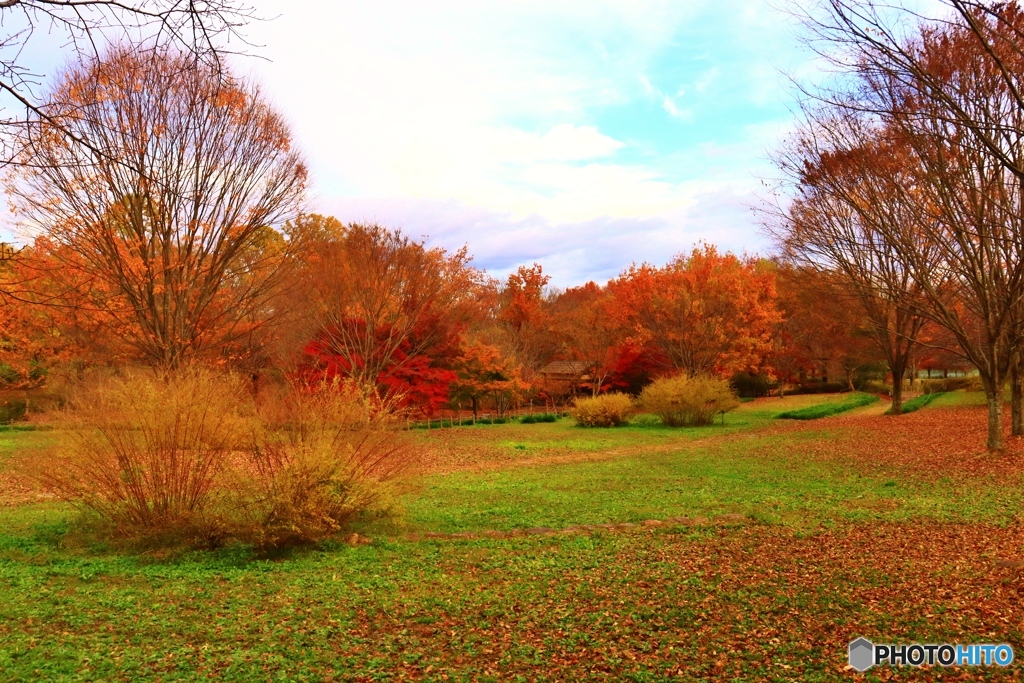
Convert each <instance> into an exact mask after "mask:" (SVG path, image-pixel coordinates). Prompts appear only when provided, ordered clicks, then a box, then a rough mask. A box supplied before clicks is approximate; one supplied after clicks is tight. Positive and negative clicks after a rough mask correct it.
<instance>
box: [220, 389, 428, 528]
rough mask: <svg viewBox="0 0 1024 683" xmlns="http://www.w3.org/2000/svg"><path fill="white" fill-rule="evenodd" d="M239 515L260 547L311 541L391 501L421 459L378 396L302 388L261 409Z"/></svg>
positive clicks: (243, 480) (356, 391) (241, 489)
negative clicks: (397, 483)
mask: <svg viewBox="0 0 1024 683" xmlns="http://www.w3.org/2000/svg"><path fill="white" fill-rule="evenodd" d="M259 413H260V417H261V419H260V425H261V428H260V430H259V431H258V432H257V433H256V434H255V436H254V439H253V444H252V446H251V447H250V448H249V449H248V450H247V453H246V458H247V465H248V467H247V468H246V471H245V475H244V476H243V477H242V478H241V479H240V485H239V486H238V487H237V491H238V492H239V494H240V496H239V498H238V505H237V508H236V509H237V510H238V511H239V512H240V513H242V515H243V516H244V518H245V525H244V530H243V531H242V532H240V533H241V535H243V536H244V537H245V539H246V540H249V541H251V542H253V543H254V544H255V545H256V546H257V547H262V548H267V547H282V546H290V545H298V544H303V543H311V542H316V541H319V540H323V539H325V538H328V537H330V536H332V535H334V534H335V533H337V532H338V531H340V530H341V529H342V528H343V527H344V526H345V525H346V524H347V523H348V522H349V521H350V520H351V519H352V518H353V517H355V516H356V515H358V514H359V513H361V512H363V511H366V510H368V509H370V508H372V507H373V506H374V505H376V504H378V503H379V502H380V501H381V499H382V498H383V497H384V496H386V494H387V488H388V484H389V482H391V481H393V480H394V479H395V478H396V477H398V475H400V474H402V473H403V472H404V471H405V470H406V469H407V468H408V467H409V466H410V465H411V464H412V463H413V462H414V460H415V451H414V450H413V449H412V448H411V447H409V446H408V445H407V444H405V443H403V441H402V439H401V438H400V434H399V433H398V431H397V429H396V428H395V425H394V424H392V421H391V418H390V411H388V410H386V409H385V408H384V407H382V406H380V405H379V404H378V403H377V401H376V397H375V395H374V394H373V392H369V391H363V390H360V389H359V388H358V387H354V386H345V385H326V386H321V387H317V388H315V389H314V390H308V389H297V390H294V391H293V392H292V393H291V395H290V396H288V397H287V400H284V401H282V400H276V401H271V402H268V403H265V404H264V405H263V406H261V409H260V411H259Z"/></svg>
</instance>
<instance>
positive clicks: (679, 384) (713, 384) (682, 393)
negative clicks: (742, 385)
mask: <svg viewBox="0 0 1024 683" xmlns="http://www.w3.org/2000/svg"><path fill="white" fill-rule="evenodd" d="M640 404H641V405H642V406H643V408H644V410H646V411H648V412H651V413H654V414H655V415H657V416H658V417H659V418H661V421H662V423H663V424H665V425H667V426H669V427H689V426H696V425H709V424H711V423H712V421H713V420H714V419H715V416H716V415H718V414H719V413H724V412H728V411H730V410H734V409H735V408H736V407H738V406H739V400H738V399H737V398H736V394H735V393H733V390H732V388H731V387H730V386H729V383H728V382H726V381H724V380H721V379H718V378H717V377H708V376H697V377H688V376H686V375H679V376H677V377H663V378H661V379H658V380H655V381H654V383H652V384H650V385H649V386H647V387H646V388H645V389H644V390H643V393H642V394H640Z"/></svg>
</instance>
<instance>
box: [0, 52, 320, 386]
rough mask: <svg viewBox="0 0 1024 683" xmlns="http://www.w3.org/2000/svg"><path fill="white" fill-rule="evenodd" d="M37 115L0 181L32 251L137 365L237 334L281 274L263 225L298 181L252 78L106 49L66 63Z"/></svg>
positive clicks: (293, 156) (295, 200) (284, 138)
mask: <svg viewBox="0 0 1024 683" xmlns="http://www.w3.org/2000/svg"><path fill="white" fill-rule="evenodd" d="M45 112H46V116H37V117H33V118H32V120H31V122H30V125H27V126H25V127H24V128H23V129H22V130H21V132H20V133H19V144H20V146H21V151H20V153H19V154H20V155H19V161H20V162H21V165H20V166H17V167H15V168H14V170H13V171H12V172H11V173H10V174H9V176H8V178H7V181H8V182H7V191H8V194H9V196H10V197H11V200H12V204H13V208H14V210H15V213H16V215H17V216H18V217H19V219H20V221H21V224H22V226H23V227H24V228H25V229H28V230H34V231H36V232H37V233H38V234H40V236H41V238H43V241H37V246H39V247H40V248H43V247H44V246H45V245H50V246H51V247H52V248H50V249H49V251H48V257H49V258H51V259H56V260H57V261H59V263H60V265H61V267H62V271H63V274H64V275H65V276H66V277H67V278H69V279H73V280H76V281H78V282H82V281H86V282H88V283H90V284H89V286H90V287H91V291H92V293H93V294H94V296H93V297H92V301H91V302H90V303H91V305H92V306H93V307H94V312H95V314H96V315H98V316H101V317H102V319H103V322H104V324H105V325H106V326H107V327H108V328H112V329H114V330H116V332H117V334H118V335H120V336H122V337H123V338H124V339H125V340H126V341H127V342H128V343H129V344H130V345H131V346H132V347H134V349H135V350H136V351H137V353H138V354H139V356H141V357H142V358H143V359H144V360H146V361H147V362H149V363H152V364H154V365H160V366H175V365H178V364H179V363H181V362H182V361H183V360H185V359H186V358H188V357H190V356H194V355H196V354H199V353H202V352H204V351H210V350H216V349H218V348H220V347H221V346H223V345H224V344H226V343H230V342H231V341H232V340H234V339H237V337H238V335H239V334H241V333H242V332H243V331H244V327H245V325H244V323H245V321H246V320H247V319H248V318H251V317H252V316H253V314H254V312H255V311H257V310H258V309H262V308H264V307H265V305H266V296H267V294H268V292H270V291H272V289H273V283H274V281H275V277H276V276H277V274H278V272H279V265H280V262H281V261H280V259H278V258H275V254H273V253H272V252H273V250H269V251H268V250H263V249H261V246H262V245H264V244H265V243H266V239H267V230H268V226H272V225H274V224H278V223H280V222H282V221H283V220H284V219H285V218H287V217H288V216H289V215H290V214H292V213H293V212H295V211H296V209H297V207H298V205H299V202H300V200H301V198H302V196H303V193H304V190H305V185H306V168H305V165H304V164H303V161H302V158H301V156H300V154H299V153H298V152H297V151H296V150H295V148H294V146H293V144H292V141H291V137H290V133H289V131H288V127H287V125H286V124H285V122H284V120H283V119H282V118H281V117H280V116H279V115H278V114H277V113H276V112H274V111H273V110H272V109H271V108H270V107H269V105H268V104H267V103H266V102H265V101H264V100H263V99H262V97H261V95H260V92H259V89H258V88H256V87H255V86H254V85H251V84H249V83H246V82H245V81H243V80H241V79H237V78H234V77H231V76H230V75H228V74H225V73H222V72H220V71H218V70H217V69H215V68H214V67H212V66H204V65H202V64H197V63H196V62H195V60H193V59H191V58H189V57H186V56H183V55H180V54H176V53H172V52H167V51H157V52H148V53H140V52H135V51H132V50H129V49H113V50H111V51H109V52H108V53H106V54H104V55H103V59H102V60H100V59H91V60H87V61H85V62H83V63H81V64H79V65H77V66H73V67H71V68H70V69H69V70H68V72H67V73H66V74H65V75H64V76H63V77H62V78H61V79H60V81H59V82H58V83H57V85H56V86H55V87H54V89H53V90H52V92H51V94H50V96H49V98H48V100H47V103H46V104H45ZM67 131H71V132H72V133H73V135H71V136H69V135H68V134H67ZM77 140H88V141H89V143H90V144H89V145H87V146H86V145H81V144H78V142H77ZM95 149H100V150H102V153H97V152H96V151H94V150H95ZM123 159H130V160H132V163H131V164H128V165H126V164H124V163H121V161H120V160H123ZM55 275H56V276H58V277H59V276H61V273H60V272H58V273H56V274H55Z"/></svg>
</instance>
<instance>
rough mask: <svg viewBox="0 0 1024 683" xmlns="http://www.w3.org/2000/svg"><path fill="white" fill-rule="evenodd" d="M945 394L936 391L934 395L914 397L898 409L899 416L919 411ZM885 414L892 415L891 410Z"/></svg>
mask: <svg viewBox="0 0 1024 683" xmlns="http://www.w3.org/2000/svg"><path fill="white" fill-rule="evenodd" d="M946 393H947V392H945V391H936V392H935V393H932V394H921V395H920V396H915V397H914V398H912V399H910V400H909V401H906V402H904V404H903V405H902V406H901V407H900V409H901V414H906V413H913V412H917V411H918V410H921V408H924V407H925V406H927V405H930V404H931V403H932V402H933V401H935V400H936V399H938V398H940V397H942V396H944V395H945V394H946ZM885 414H886V415H892V408H890V409H889V410H887V411H885Z"/></svg>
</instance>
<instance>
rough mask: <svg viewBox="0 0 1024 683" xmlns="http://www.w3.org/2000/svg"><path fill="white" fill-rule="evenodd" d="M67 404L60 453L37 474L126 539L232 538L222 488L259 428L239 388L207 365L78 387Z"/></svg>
mask: <svg viewBox="0 0 1024 683" xmlns="http://www.w3.org/2000/svg"><path fill="white" fill-rule="evenodd" d="M67 402H68V403H67V406H66V408H65V409H64V410H62V411H61V412H60V413H59V414H58V415H56V416H55V420H54V423H55V424H54V426H55V427H56V428H57V429H56V431H55V440H56V445H55V447H54V448H53V449H52V451H50V452H49V453H47V454H46V455H45V456H43V457H40V458H37V459H34V460H32V461H30V462H28V463H27V468H28V472H29V474H31V475H33V476H34V477H35V478H36V479H37V480H39V481H41V482H42V483H43V484H44V485H45V486H46V487H47V488H49V489H50V490H51V491H52V492H53V493H55V494H56V495H57V496H58V497H59V498H61V499H63V500H67V501H69V502H71V503H73V504H75V505H77V506H79V507H83V508H86V509H89V510H92V511H94V512H96V513H98V514H99V515H100V517H102V518H103V519H104V520H106V521H107V522H110V523H111V524H113V525H114V527H115V529H116V531H117V532H118V533H119V534H121V535H130V536H137V535H145V536H150V535H163V534H169V535H175V536H177V535H181V534H190V535H196V534H198V535H199V536H206V537H210V536H212V537H219V536H222V535H223V533H224V530H223V524H222V522H221V521H219V520H217V519H216V518H215V515H213V514H212V510H213V508H214V507H215V504H216V503H217V502H218V500H217V499H218V497H219V495H220V493H221V491H220V489H219V486H218V484H219V482H220V477H221V475H222V473H223V470H224V467H225V463H226V462H227V461H228V454H229V453H231V452H232V451H233V450H234V449H236V448H237V446H238V444H239V443H241V442H244V440H245V436H246V433H247V430H248V425H249V420H248V419H247V417H246V416H245V415H244V414H243V413H244V412H245V406H246V404H247V396H246V394H245V392H244V391H243V390H242V389H241V385H240V384H239V382H237V381H236V380H235V379H234V378H233V377H231V376H225V375H222V374H217V373H213V372H211V371H209V370H203V369H188V370H182V371H180V372H176V373H173V374H164V375H158V374H157V373H154V372H144V371H139V372H129V373H126V374H125V375H123V376H122V377H108V378H103V379H100V380H98V381H96V382H94V383H93V384H91V385H89V386H85V387H78V388H77V389H75V390H73V391H69V392H68V396H67ZM211 540H212V541H214V542H215V538H213V539H211Z"/></svg>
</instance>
